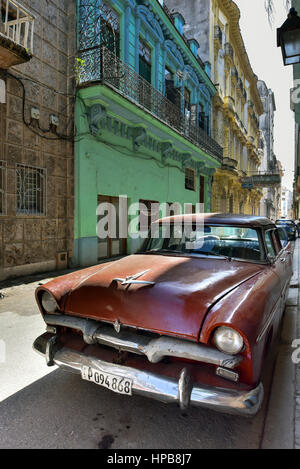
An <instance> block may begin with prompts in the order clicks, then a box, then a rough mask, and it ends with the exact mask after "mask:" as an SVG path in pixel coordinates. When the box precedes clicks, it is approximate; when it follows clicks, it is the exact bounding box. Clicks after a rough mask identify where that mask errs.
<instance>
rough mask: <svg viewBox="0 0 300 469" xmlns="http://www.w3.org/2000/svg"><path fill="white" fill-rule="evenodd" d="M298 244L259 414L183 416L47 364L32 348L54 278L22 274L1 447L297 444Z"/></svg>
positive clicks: (0, 403)
mask: <svg viewBox="0 0 300 469" xmlns="http://www.w3.org/2000/svg"><path fill="white" fill-rule="evenodd" d="M299 247H300V240H298V241H297V242H296V249H295V255H294V277H293V279H292V283H291V285H292V287H293V288H291V289H290V295H289V299H288V305H287V310H286V314H285V320H284V324H283V333H282V338H281V344H280V346H279V347H277V349H276V351H277V352H279V353H278V356H277V360H276V366H275V367H274V361H273V360H271V359H270V360H269V363H268V364H267V366H266V370H265V374H264V378H263V381H264V386H265V400H264V405H263V408H262V410H261V411H260V412H259V414H258V415H257V416H256V417H255V418H254V419H244V418H241V417H233V416H229V415H222V414H217V413H215V412H212V411H208V410H204V409H197V408H193V409H190V410H189V412H188V415H187V416H183V415H181V414H180V411H179V409H178V408H177V407H176V406H175V405H169V406H167V405H163V404H160V403H158V402H155V401H151V400H148V399H145V398H141V397H133V398H129V397H126V396H121V395H117V394H114V393H112V392H110V391H108V390H106V389H102V388H101V387H98V386H96V385H92V384H91V383H87V382H84V381H82V380H81V379H80V377H79V376H77V375H72V374H69V373H66V372H63V371H61V370H59V369H57V368H56V367H54V368H47V367H46V365H45V362H44V360H43V358H42V357H41V356H39V355H37V354H36V353H35V352H34V351H33V350H32V343H33V341H34V339H35V338H36V337H37V335H39V334H40V333H42V332H43V331H44V323H43V321H42V319H41V316H40V313H39V311H38V308H37V306H36V304H35V299H34V290H35V288H36V287H37V285H38V284H39V283H40V282H43V283H44V282H45V281H46V280H47V279H46V278H43V279H42V280H41V278H39V279H37V278H36V279H32V278H31V279H28V282H29V283H22V280H18V281H16V282H15V284H14V286H10V287H8V288H2V289H1V293H2V294H4V298H3V299H1V300H0V331H1V336H0V339H1V340H2V341H4V342H5V345H6V361H5V363H2V364H1V363H0V383H1V384H0V447H1V448H91V449H93V448H94V449H97V448H112V449H121V448H122V449H133V448H136V449H141V448H144V449H147V448H157V449H172V448H177V449H190V448H206V449H212V448H249V449H254V448H272V447H274V448H292V447H293V441H294V399H293V398H292V395H291V394H290V393H293V392H294V390H293V389H294V388H293V386H294V378H295V377H294V373H295V370H294V368H295V367H294V365H293V364H292V362H291V353H292V349H291V346H290V344H291V340H292V339H293V338H295V337H296V321H297V313H298V306H297V304H298V288H295V286H298V262H299ZM287 395H288V396H289V397H288V399H287ZM298 443H299V440H298Z"/></svg>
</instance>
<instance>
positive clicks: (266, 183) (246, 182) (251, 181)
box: [242, 171, 281, 189]
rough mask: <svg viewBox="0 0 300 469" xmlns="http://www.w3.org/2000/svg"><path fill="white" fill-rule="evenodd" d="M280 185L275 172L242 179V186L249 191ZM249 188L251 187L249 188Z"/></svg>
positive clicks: (279, 179)
mask: <svg viewBox="0 0 300 469" xmlns="http://www.w3.org/2000/svg"><path fill="white" fill-rule="evenodd" d="M280 184H281V176H280V174H279V173H277V172H274V173H272V172H260V171H258V172H257V174H255V175H253V176H250V177H244V178H242V185H243V186H244V187H246V186H247V188H250V189H257V188H263V187H266V188H267V187H274V186H278V185H280ZM250 186H251V187H250Z"/></svg>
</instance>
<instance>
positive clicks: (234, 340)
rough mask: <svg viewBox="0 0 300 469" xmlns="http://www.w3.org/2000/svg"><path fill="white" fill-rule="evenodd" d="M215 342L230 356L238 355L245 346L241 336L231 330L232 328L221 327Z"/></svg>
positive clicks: (216, 333) (217, 331)
mask: <svg viewBox="0 0 300 469" xmlns="http://www.w3.org/2000/svg"><path fill="white" fill-rule="evenodd" d="M214 341H215V344H216V346H217V347H218V349H219V350H220V351H221V352H224V353H228V354H230V355H236V354H237V353H239V352H240V351H241V350H242V348H243V346H244V341H243V338H242V336H241V334H239V333H238V332H237V331H235V330H234V329H231V327H225V326H222V327H219V328H218V329H217V330H216V332H215V335H214Z"/></svg>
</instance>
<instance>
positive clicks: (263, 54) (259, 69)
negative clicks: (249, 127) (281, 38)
mask: <svg viewBox="0 0 300 469" xmlns="http://www.w3.org/2000/svg"><path fill="white" fill-rule="evenodd" d="M273 1H274V7H275V13H274V17H273V25H272V27H271V26H270V24H269V21H268V15H267V12H266V11H265V8H264V0H234V2H235V3H236V4H237V5H238V7H239V9H240V11H241V20H240V28H241V32H242V36H243V39H244V43H245V47H246V51H247V53H248V56H249V59H250V63H251V66H252V68H253V71H254V73H255V74H256V75H257V76H258V78H259V79H260V80H263V81H264V82H265V83H266V85H267V87H268V88H271V89H272V90H273V92H274V95H275V103H276V108H277V111H276V112H275V125H274V153H275V155H276V157H277V159H278V160H279V161H280V162H281V163H282V165H283V168H284V177H283V183H282V184H283V186H286V187H287V188H288V189H290V190H292V189H293V179H294V172H293V171H294V155H295V143H294V142H295V120H294V113H293V112H292V111H291V110H290V89H291V88H293V67H292V66H284V65H283V61H282V55H281V50H280V48H279V47H278V48H277V43H276V29H277V27H280V26H281V25H282V23H283V22H284V21H285V20H286V18H287V10H286V9H285V6H284V4H285V1H284V0H273Z"/></svg>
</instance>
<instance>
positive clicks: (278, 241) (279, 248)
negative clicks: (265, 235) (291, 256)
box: [272, 230, 283, 254]
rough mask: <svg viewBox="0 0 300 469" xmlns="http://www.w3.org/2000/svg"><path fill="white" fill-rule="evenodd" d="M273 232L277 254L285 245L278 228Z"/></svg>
mask: <svg viewBox="0 0 300 469" xmlns="http://www.w3.org/2000/svg"><path fill="white" fill-rule="evenodd" d="M272 234H273V239H274V245H275V251H276V254H278V253H279V252H280V251H282V248H283V246H282V244H281V241H280V238H279V235H278V232H277V230H274V231H273V232H272Z"/></svg>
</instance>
